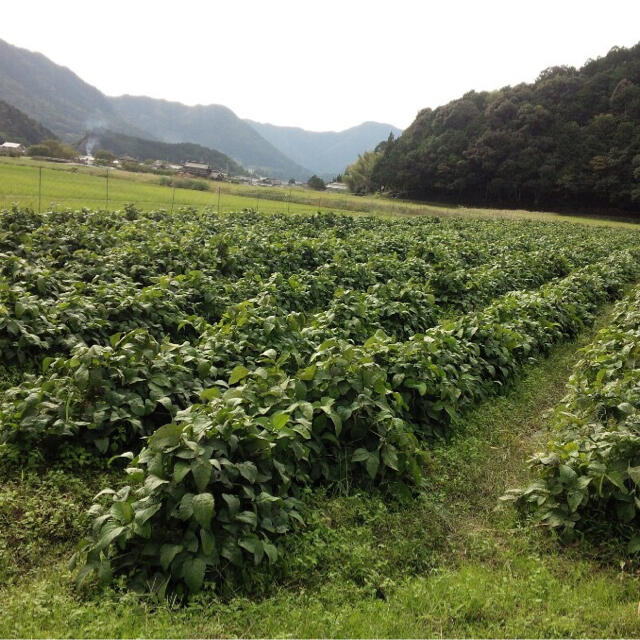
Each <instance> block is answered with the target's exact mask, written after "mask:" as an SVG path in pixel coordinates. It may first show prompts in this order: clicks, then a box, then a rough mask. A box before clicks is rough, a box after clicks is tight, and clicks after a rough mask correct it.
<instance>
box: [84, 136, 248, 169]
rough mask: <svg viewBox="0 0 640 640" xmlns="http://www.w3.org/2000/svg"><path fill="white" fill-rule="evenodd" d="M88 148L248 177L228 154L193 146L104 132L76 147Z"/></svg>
mask: <svg viewBox="0 0 640 640" xmlns="http://www.w3.org/2000/svg"><path fill="white" fill-rule="evenodd" d="M87 144H92V146H93V148H94V149H105V150H106V151H111V153H114V154H115V155H117V156H124V155H129V156H133V157H134V158H138V159H139V160H165V161H167V162H177V163H179V162H185V161H187V160H195V161H197V162H206V163H207V164H209V165H211V166H212V167H215V168H218V169H223V170H225V171H229V172H230V173H234V174H243V173H246V171H245V169H244V168H243V167H241V166H240V165H239V164H237V163H236V162H234V161H233V160H232V159H231V158H229V156H227V155H225V154H224V153H221V152H220V151H216V150H215V149H209V148H208V147H203V146H202V145H199V144H194V143H192V142H180V143H176V144H171V143H169V142H158V141H157V140H145V139H143V138H136V137H134V136H127V135H124V134H123V133H115V132H114V131H108V130H100V131H92V132H89V133H88V134H87V135H86V136H84V138H82V140H80V142H78V144H77V145H76V146H77V148H78V149H79V150H80V151H82V152H84V151H85V149H86V148H87Z"/></svg>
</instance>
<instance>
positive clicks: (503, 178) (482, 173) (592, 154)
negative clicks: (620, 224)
mask: <svg viewBox="0 0 640 640" xmlns="http://www.w3.org/2000/svg"><path fill="white" fill-rule="evenodd" d="M353 177H355V181H354V180H353ZM345 181H347V182H348V183H350V186H351V188H352V190H354V191H376V190H382V191H385V192H392V193H396V194H398V195H401V196H406V197H412V198H419V199H438V200H444V201H455V202H459V203H468V204H490V205H499V206H509V207H535V208H541V209H544V208H567V209H571V208H591V209H594V208H606V209H619V210H626V211H629V210H638V208H639V207H640V44H638V45H635V46H634V47H632V48H628V49H627V48H618V47H616V48H613V49H612V50H611V51H610V52H609V53H608V54H607V55H606V56H604V57H602V58H599V59H597V60H589V61H587V63H586V64H585V65H584V66H583V67H582V68H580V69H576V68H575V67H567V66H559V67H551V68H548V69H546V70H544V71H543V72H542V73H541V74H540V75H539V77H538V78H537V80H536V81H535V82H534V83H532V84H524V83H523V84H519V85H517V86H514V87H505V88H503V89H500V90H497V91H492V92H476V91H470V92H469V93H466V94H465V95H464V96H462V98H460V99H458V100H454V101H452V102H450V103H448V104H446V105H444V106H442V107H438V108H437V109H424V110H422V111H421V112H420V113H419V114H418V116H417V118H416V120H415V121H414V122H413V124H412V125H411V126H410V127H409V128H408V129H407V130H406V131H405V132H404V133H403V134H402V135H401V136H400V137H399V138H397V139H393V137H390V138H389V140H387V141H385V142H383V143H381V144H380V145H378V147H377V148H376V150H375V152H372V153H371V154H369V155H367V156H362V157H361V158H359V160H358V161H357V162H356V163H354V165H352V166H351V167H349V168H348V170H347V171H346V172H345Z"/></svg>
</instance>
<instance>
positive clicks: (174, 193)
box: [171, 184, 176, 214]
mask: <svg viewBox="0 0 640 640" xmlns="http://www.w3.org/2000/svg"><path fill="white" fill-rule="evenodd" d="M175 201H176V185H175V184H174V185H173V189H172V190H171V213H172V214H173V203H174V202H175Z"/></svg>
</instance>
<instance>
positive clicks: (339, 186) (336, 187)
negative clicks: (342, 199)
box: [327, 182, 349, 193]
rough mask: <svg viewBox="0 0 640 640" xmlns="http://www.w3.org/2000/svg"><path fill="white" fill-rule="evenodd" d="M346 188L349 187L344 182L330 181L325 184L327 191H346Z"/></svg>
mask: <svg viewBox="0 0 640 640" xmlns="http://www.w3.org/2000/svg"><path fill="white" fill-rule="evenodd" d="M348 190H349V188H348V187H347V185H346V184H344V182H330V183H329V184H328V185H327V191H341V192H343V193H346V192H347V191H348Z"/></svg>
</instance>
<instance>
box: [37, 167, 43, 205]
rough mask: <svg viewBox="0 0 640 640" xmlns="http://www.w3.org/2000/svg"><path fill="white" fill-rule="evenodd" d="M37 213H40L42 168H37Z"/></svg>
mask: <svg viewBox="0 0 640 640" xmlns="http://www.w3.org/2000/svg"><path fill="white" fill-rule="evenodd" d="M38 213H42V167H38Z"/></svg>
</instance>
